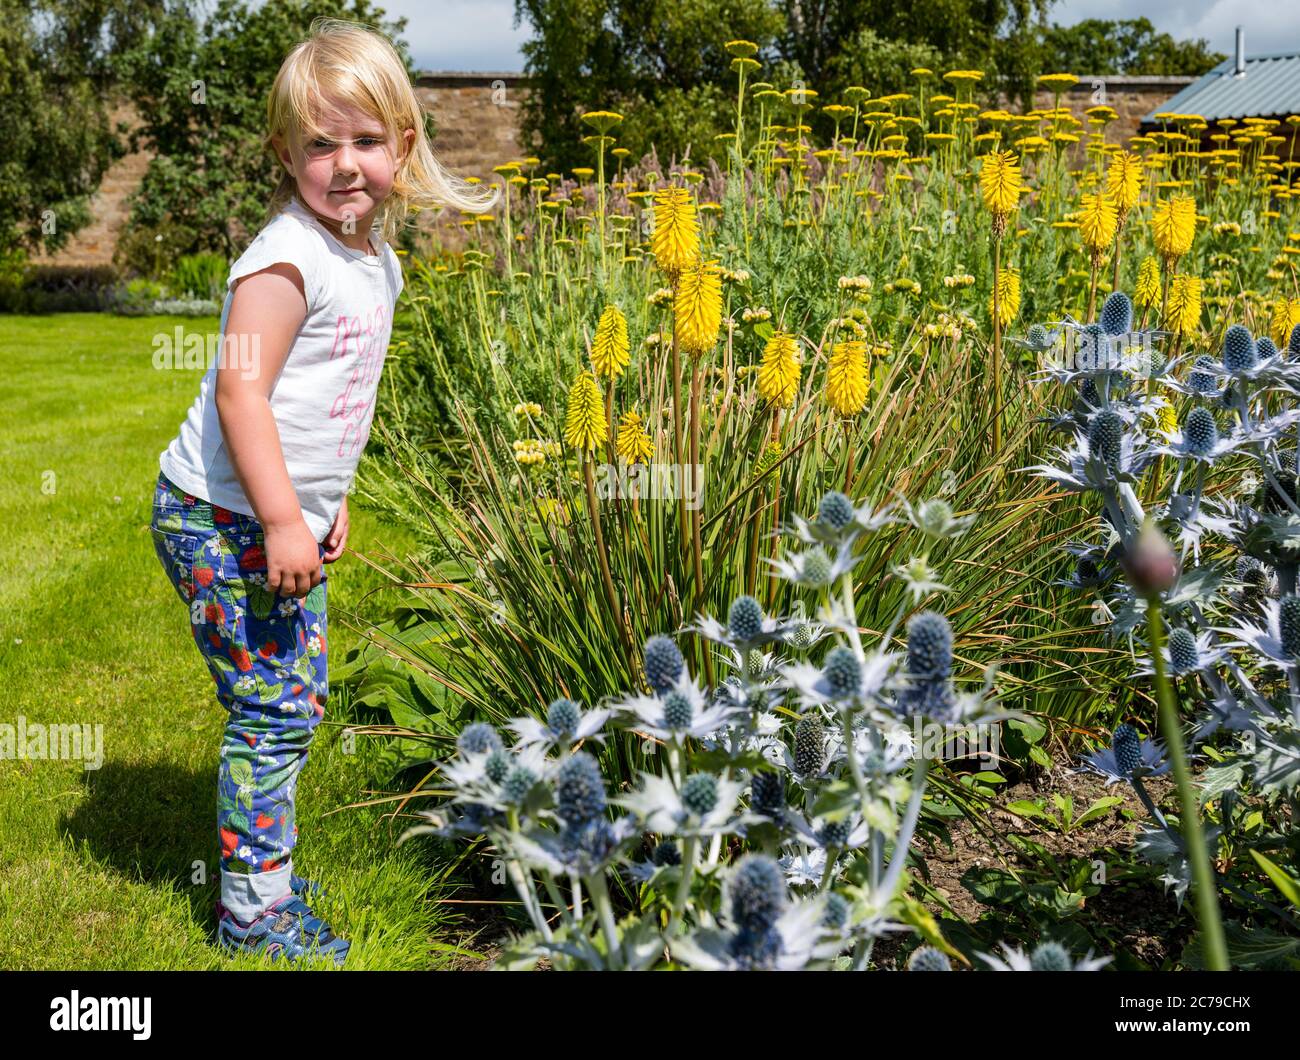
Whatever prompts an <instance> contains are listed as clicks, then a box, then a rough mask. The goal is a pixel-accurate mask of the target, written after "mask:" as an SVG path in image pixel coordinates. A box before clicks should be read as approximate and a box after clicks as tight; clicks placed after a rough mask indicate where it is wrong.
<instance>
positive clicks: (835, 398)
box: [826, 339, 867, 416]
mask: <svg viewBox="0 0 1300 1060" xmlns="http://www.w3.org/2000/svg"><path fill="white" fill-rule="evenodd" d="M826 400H827V401H828V402H829V403H830V406H831V408H833V409H834V410H835V411H836V412H838V413H839V414H840V415H841V416H855V415H857V414H858V413H859V412H861V411H862V408H863V406H864V405H865V404H866V403H867V344H866V343H865V342H863V341H861V340H859V339H850V340H848V341H846V342H836V343H832V345H831V356H830V361H829V362H828V363H827V365H826Z"/></svg>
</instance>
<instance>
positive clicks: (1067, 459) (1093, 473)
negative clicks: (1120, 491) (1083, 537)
mask: <svg viewBox="0 0 1300 1060" xmlns="http://www.w3.org/2000/svg"><path fill="white" fill-rule="evenodd" d="M1134 418H1135V417H1134V416H1133V414H1131V413H1129V414H1127V415H1126V414H1125V413H1122V412H1121V411H1118V410H1117V409H1116V408H1114V407H1112V408H1106V409H1103V410H1102V411H1101V412H1098V413H1097V414H1096V415H1095V416H1093V417H1092V419H1091V421H1090V422H1089V425H1088V430H1087V431H1086V432H1084V431H1077V432H1076V435H1075V443H1074V445H1072V446H1067V447H1064V448H1059V449H1058V450H1057V459H1058V460H1059V461H1061V463H1062V464H1063V465H1064V466H1058V465H1057V464H1035V465H1032V466H1030V467H1026V468H1021V469H1020V470H1022V471H1032V472H1034V473H1035V474H1037V475H1040V476H1041V477H1043V478H1048V479H1051V480H1052V481H1054V482H1058V483H1060V484H1061V485H1062V486H1065V487H1066V488H1067V489H1070V490H1074V491H1076V492H1080V493H1083V492H1088V491H1089V490H1096V491H1098V492H1107V491H1113V490H1114V489H1115V488H1116V487H1117V486H1119V485H1120V484H1124V485H1128V486H1131V485H1132V484H1133V483H1135V482H1137V481H1138V480H1139V479H1140V478H1141V477H1142V473H1143V472H1144V471H1145V470H1146V468H1147V465H1148V464H1150V463H1151V461H1152V460H1154V459H1155V457H1156V456H1157V455H1158V454H1157V453H1156V451H1155V449H1154V448H1153V447H1152V446H1151V445H1150V444H1149V443H1147V441H1146V440H1145V439H1144V438H1142V437H1140V436H1139V434H1138V430H1137V428H1136V426H1135V424H1134V422H1133V420H1134Z"/></svg>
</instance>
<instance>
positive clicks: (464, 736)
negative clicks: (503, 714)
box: [456, 721, 501, 755]
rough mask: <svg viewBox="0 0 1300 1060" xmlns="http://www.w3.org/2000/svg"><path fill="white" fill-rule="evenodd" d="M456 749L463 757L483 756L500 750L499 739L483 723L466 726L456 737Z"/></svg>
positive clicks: (489, 726) (490, 727)
mask: <svg viewBox="0 0 1300 1060" xmlns="http://www.w3.org/2000/svg"><path fill="white" fill-rule="evenodd" d="M456 748H457V749H458V750H459V751H460V752H461V753H462V754H465V755H485V754H489V753H490V752H492V751H499V750H501V737H500V736H498V735H497V731H496V729H494V728H493V727H492V726H491V725H489V724H488V723H487V722H485V721H476V722H474V724H472V725H466V726H465V728H464V729H462V730H461V733H460V735H459V736H458V737H456Z"/></svg>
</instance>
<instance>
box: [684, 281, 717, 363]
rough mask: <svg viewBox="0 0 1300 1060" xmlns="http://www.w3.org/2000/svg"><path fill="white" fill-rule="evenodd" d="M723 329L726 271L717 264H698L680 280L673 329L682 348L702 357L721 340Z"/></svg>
mask: <svg viewBox="0 0 1300 1060" xmlns="http://www.w3.org/2000/svg"><path fill="white" fill-rule="evenodd" d="M720 327H722V270H721V269H719V268H718V263H717V262H716V261H703V262H697V263H696V264H694V265H691V266H688V267H687V268H685V269H683V270H682V272H681V274H680V275H679V276H678V278H677V299H676V301H675V302H674V303H673V329H674V330H675V331H676V332H677V341H678V343H679V344H680V346H681V348H682V349H683V350H685V351H686V352H687V353H689V354H691V355H692V356H694V357H702V356H703V355H704V354H706V353H708V352H709V350H711V349H713V344H714V343H715V342H717V341H718V329H719V328H720Z"/></svg>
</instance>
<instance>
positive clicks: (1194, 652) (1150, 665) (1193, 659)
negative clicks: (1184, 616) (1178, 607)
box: [1133, 626, 1228, 677]
mask: <svg viewBox="0 0 1300 1060" xmlns="http://www.w3.org/2000/svg"><path fill="white" fill-rule="evenodd" d="M1149 651H1150V649H1149V648H1148V652H1149ZM1227 654H1228V649H1227V648H1225V647H1221V646H1219V644H1218V643H1217V641H1216V640H1215V637H1214V635H1213V634H1212V633H1210V632H1209V631H1208V630H1202V631H1201V632H1200V633H1193V632H1192V631H1191V630H1190V629H1187V628H1186V627H1185V626H1175V627H1174V628H1173V629H1170V630H1169V631H1168V636H1167V637H1166V638H1165V642H1164V644H1162V645H1161V646H1160V657H1161V658H1162V659H1163V660H1164V663H1165V671H1166V672H1167V673H1168V674H1170V675H1171V676H1172V677H1186V676H1188V675H1189V674H1198V673H1205V672H1206V671H1207V670H1213V669H1214V668H1215V667H1216V666H1218V665H1219V663H1220V662H1222V661H1223V659H1224V657H1225V656H1226V655H1227ZM1154 673H1155V664H1154V662H1153V661H1152V659H1151V656H1150V654H1147V655H1143V656H1142V657H1141V660H1140V662H1139V664H1138V667H1137V669H1136V670H1135V671H1134V672H1133V675H1134V676H1135V677H1150V676H1152V675H1153V674H1154Z"/></svg>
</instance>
